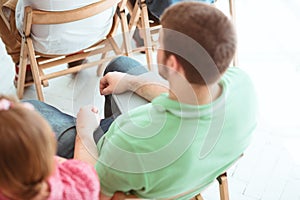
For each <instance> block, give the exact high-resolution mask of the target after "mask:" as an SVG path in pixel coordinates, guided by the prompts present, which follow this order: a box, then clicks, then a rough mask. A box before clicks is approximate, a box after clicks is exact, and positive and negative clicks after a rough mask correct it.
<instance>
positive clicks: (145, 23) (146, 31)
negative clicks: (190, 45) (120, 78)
mask: <svg viewBox="0 0 300 200" xmlns="http://www.w3.org/2000/svg"><path fill="white" fill-rule="evenodd" d="M127 9H128V11H129V14H130V16H131V17H130V21H129V25H128V29H129V38H133V33H134V31H135V29H136V28H137V27H138V28H139V30H140V31H141V33H142V35H143V39H144V46H143V47H139V48H136V49H134V50H128V51H130V52H141V51H145V54H146V60H147V64H148V69H149V70H153V67H152V63H153V61H152V59H153V50H155V48H156V41H155V40H154V39H153V37H152V35H153V34H157V33H158V31H159V30H160V28H161V25H159V24H154V23H151V22H150V20H149V17H148V9H147V4H146V0H136V3H135V5H132V4H131V2H130V1H127Z"/></svg>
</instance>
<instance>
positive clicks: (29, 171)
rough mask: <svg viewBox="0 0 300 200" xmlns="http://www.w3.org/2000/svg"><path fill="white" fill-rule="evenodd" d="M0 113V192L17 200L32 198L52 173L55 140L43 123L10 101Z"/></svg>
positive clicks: (31, 112)
mask: <svg viewBox="0 0 300 200" xmlns="http://www.w3.org/2000/svg"><path fill="white" fill-rule="evenodd" d="M1 99H8V100H9V101H11V106H10V108H9V109H7V110H0V138H1V139H0V153H1V156H0V171H1V173H0V190H4V191H6V192H9V193H10V194H12V195H13V196H14V198H17V199H32V198H34V197H35V196H36V195H37V194H38V193H39V191H40V189H41V186H42V183H43V181H45V179H47V178H48V177H49V176H50V174H51V173H52V171H53V170H54V169H53V168H54V160H53V156H54V155H55V153H56V140H55V136H54V134H53V132H52V129H51V127H50V126H49V124H48V123H47V121H46V120H45V119H44V118H43V117H42V116H41V115H40V114H39V113H37V112H36V111H34V110H29V109H28V108H25V107H24V106H22V104H21V103H18V102H16V101H14V100H13V99H11V98H8V97H5V96H1V95H0V100H1Z"/></svg>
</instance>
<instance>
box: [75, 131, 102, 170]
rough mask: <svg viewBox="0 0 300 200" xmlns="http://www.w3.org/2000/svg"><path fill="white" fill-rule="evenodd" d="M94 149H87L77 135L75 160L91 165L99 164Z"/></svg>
mask: <svg viewBox="0 0 300 200" xmlns="http://www.w3.org/2000/svg"><path fill="white" fill-rule="evenodd" d="M92 149H93V147H92V148H91V147H87V146H86V145H85V144H83V142H82V140H81V139H80V137H79V136H78V135H77V136H76V140H75V148H74V159H77V160H81V161H84V162H87V163H89V164H91V165H95V164H96V162H97V156H98V155H97V154H96V155H95V152H94V150H92Z"/></svg>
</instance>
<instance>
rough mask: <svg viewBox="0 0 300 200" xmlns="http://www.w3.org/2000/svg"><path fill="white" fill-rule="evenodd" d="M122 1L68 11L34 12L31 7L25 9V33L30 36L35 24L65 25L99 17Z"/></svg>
mask: <svg viewBox="0 0 300 200" xmlns="http://www.w3.org/2000/svg"><path fill="white" fill-rule="evenodd" d="M120 1H121V0H106V1H99V2H96V3H92V4H90V5H87V6H84V7H81V8H77V9H74V10H67V11H42V10H34V9H32V8H31V7H30V6H27V7H26V8H25V19H24V24H25V26H23V31H24V33H25V36H28V35H29V34H30V31H31V26H32V25H33V24H63V23H68V22H74V21H78V20H82V19H85V18H88V17H92V16H94V15H97V14H99V13H101V12H103V11H104V10H106V9H108V8H111V7H112V6H114V5H116V4H117V3H119V2H120Z"/></svg>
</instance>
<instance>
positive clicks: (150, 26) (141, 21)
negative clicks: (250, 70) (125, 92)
mask: <svg viewBox="0 0 300 200" xmlns="http://www.w3.org/2000/svg"><path fill="white" fill-rule="evenodd" d="M216 2H217V0H216V1H215V3H216ZM127 9H128V11H129V13H130V15H131V18H130V22H129V25H128V27H129V38H132V37H133V33H134V30H135V29H136V28H137V27H138V28H139V29H140V30H142V33H143V38H144V44H145V45H144V47H140V48H137V49H135V50H132V51H131V52H135V51H139V52H140V51H145V53H146V59H147V64H148V68H149V70H153V68H152V51H153V50H155V49H156V48H157V41H156V40H155V39H154V37H153V35H154V34H157V33H158V32H159V30H160V28H161V25H159V24H154V23H150V21H149V17H148V10H147V4H146V0H137V1H136V3H135V5H131V3H130V2H129V1H128V2H127ZM229 12H230V16H231V20H232V22H233V24H234V26H236V12H235V0H229ZM233 65H234V66H237V65H238V59H237V53H235V55H234V58H233Z"/></svg>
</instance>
